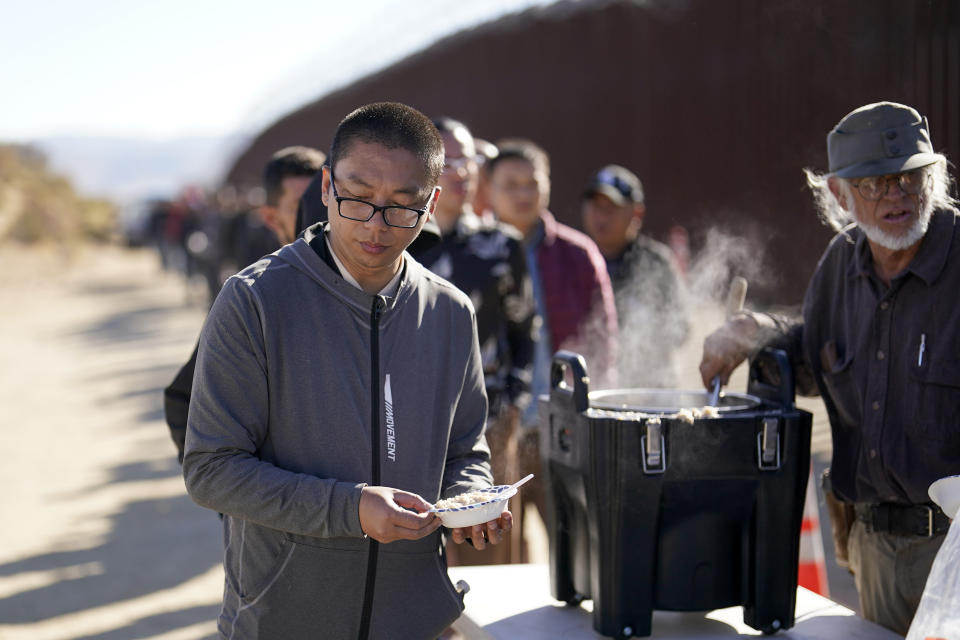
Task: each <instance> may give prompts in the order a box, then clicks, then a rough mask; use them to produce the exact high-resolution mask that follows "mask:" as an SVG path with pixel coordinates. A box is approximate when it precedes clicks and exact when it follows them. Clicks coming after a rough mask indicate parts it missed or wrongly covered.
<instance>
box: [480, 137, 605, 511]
mask: <svg viewBox="0 0 960 640" xmlns="http://www.w3.org/2000/svg"><path fill="white" fill-rule="evenodd" d="M497 148H498V149H499V153H498V154H497V156H496V157H494V158H492V159H490V160H488V162H487V170H488V171H489V174H490V194H489V195H490V203H491V206H492V208H493V211H494V213H495V215H496V217H497V219H498V220H500V221H501V222H504V223H506V224H508V225H511V226H512V227H514V228H516V229H517V231H519V232H520V234H521V235H522V236H523V244H524V249H525V252H526V259H527V270H528V271H529V273H530V280H531V282H532V284H533V295H534V302H535V304H536V310H537V315H538V316H539V318H540V320H541V322H540V327H539V331H538V335H537V343H536V346H535V349H534V364H533V378H532V381H531V391H532V393H533V398H534V401H533V402H531V403H530V407H529V408H528V409H527V411H526V412H525V413H524V415H523V418H522V422H523V425H524V427H525V429H524V434H523V436H522V438H523V440H522V443H521V466H522V468H523V470H524V471H525V472H528V473H534V474H535V475H536V477H535V478H534V479H533V480H532V481H530V482H529V483H528V484H527V485H525V487H524V491H523V492H522V496H521V497H522V502H523V503H524V504H530V503H532V504H534V505H536V508H537V510H538V511H539V512H540V515H541V517H543V518H546V515H547V511H546V497H545V494H544V489H543V484H542V482H541V476H542V474H541V473H539V470H540V464H541V462H540V445H539V431H538V428H537V425H538V408H537V398H539V397H540V396H541V395H542V394H545V393H547V392H548V391H549V387H550V362H551V358H552V357H553V353H554V352H556V351H559V350H561V349H566V350H570V351H574V352H576V353H579V354H581V355H583V356H584V357H585V359H586V361H587V366H588V369H589V372H590V376H591V381H592V382H594V383H595V384H596V386H597V387H601V386H603V385H604V384H605V383H606V384H609V383H610V382H611V380H612V378H613V376H614V365H615V361H616V360H615V353H616V345H617V311H616V307H615V305H614V298H613V288H612V287H611V286H610V276H609V275H607V268H606V266H605V265H604V262H603V256H602V255H601V254H600V250H599V249H597V245H596V244H595V243H594V242H593V240H591V239H590V238H589V237H588V236H587V235H586V234H584V233H582V232H580V231H577V230H576V229H574V228H572V227H569V226H567V225H565V224H561V223H559V222H557V220H556V218H554V217H553V215H552V214H551V213H550V211H549V210H548V209H547V206H548V204H549V201H550V159H549V156H548V155H547V153H546V151H544V150H543V149H542V148H540V147H539V146H538V145H537V144H535V143H534V142H532V141H530V140H526V139H520V138H515V139H507V140H502V141H500V142H498V143H497Z"/></svg>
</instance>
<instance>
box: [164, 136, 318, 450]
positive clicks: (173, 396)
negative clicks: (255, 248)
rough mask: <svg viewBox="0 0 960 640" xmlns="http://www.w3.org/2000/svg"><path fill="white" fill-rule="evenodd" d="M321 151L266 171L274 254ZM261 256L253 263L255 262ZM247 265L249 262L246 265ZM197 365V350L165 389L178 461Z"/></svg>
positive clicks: (277, 162)
mask: <svg viewBox="0 0 960 640" xmlns="http://www.w3.org/2000/svg"><path fill="white" fill-rule="evenodd" d="M325 159H326V156H324V154H323V152H322V151H318V150H316V149H312V148H310V147H300V146H297V147H286V148H284V149H281V150H279V151H277V152H276V153H274V154H273V155H272V156H271V157H270V161H269V162H267V165H266V167H264V170H263V187H264V190H265V191H266V199H265V202H264V204H263V206H261V207H260V211H259V212H258V213H259V215H260V217H261V218H262V220H263V223H264V225H265V226H266V227H267V228H268V229H269V230H270V231H271V232H272V234H273V236H274V240H273V243H274V245H275V246H273V248H272V249H271V251H273V250H276V249H278V248H279V247H281V246H283V245H285V244H288V243H290V242H293V239H294V237H295V235H294V230H295V229H294V227H295V224H296V216H297V204H298V203H299V201H300V197H301V196H302V195H303V192H304V191H305V190H306V188H307V186H308V185H309V184H310V181H311V180H313V178H314V176H315V175H316V174H317V173H318V172H319V171H320V167H322V166H323V163H324V160H325ZM262 255H263V254H262V253H258V254H257V255H256V256H255V257H252V258H251V260H256V259H257V258H259V257H260V256H262ZM244 264H247V263H244ZM196 364H197V347H194V348H193V353H192V354H190V358H189V360H187V362H186V363H185V364H184V365H183V366H182V367H181V368H180V371H178V372H177V375H176V376H174V378H173V380H172V381H171V382H170V384H169V386H167V387H166V388H165V389H164V390H163V413H164V417H165V418H166V420H167V426H168V427H170V437H171V438H173V444H174V445H175V446H176V447H177V460H178V461H181V462H182V461H183V441H184V438H185V437H186V433H187V408H188V407H189V406H190V388H191V387H192V386H193V372H194V367H196Z"/></svg>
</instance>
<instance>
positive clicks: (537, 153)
mask: <svg viewBox="0 0 960 640" xmlns="http://www.w3.org/2000/svg"><path fill="white" fill-rule="evenodd" d="M497 149H498V150H499V153H498V154H497V155H496V156H494V157H493V158H490V159H489V160H487V172H488V173H489V174H490V175H493V172H494V170H495V169H496V168H497V165H498V164H499V163H500V162H501V161H503V160H510V159H511V158H512V159H514V160H526V161H527V162H529V163H530V164H532V165H533V166H534V167H537V168H540V169H543V170H544V172H546V174H547V175H550V156H549V155H548V154H547V152H546V151H544V150H543V148H542V147H541V146H540V145H538V144H537V143H535V142H534V141H533V140H527V139H526V138H506V139H504V140H500V141H499V142H497Z"/></svg>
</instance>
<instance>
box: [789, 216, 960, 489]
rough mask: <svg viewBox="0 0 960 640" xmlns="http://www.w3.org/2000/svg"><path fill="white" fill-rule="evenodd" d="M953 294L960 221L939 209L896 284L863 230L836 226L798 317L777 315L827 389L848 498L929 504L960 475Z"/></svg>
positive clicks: (957, 289)
mask: <svg viewBox="0 0 960 640" xmlns="http://www.w3.org/2000/svg"><path fill="white" fill-rule="evenodd" d="M958 300H960V221H958V218H957V215H956V214H954V213H953V212H951V211H938V212H936V213H934V214H933V219H932V220H931V222H930V226H929V228H928V230H927V233H926V236H925V237H924V239H923V242H922V244H921V245H920V249H919V251H918V252H917V255H916V256H915V257H914V259H913V261H912V262H911V263H910V265H909V266H908V267H907V268H906V269H905V270H904V271H903V272H902V273H900V274H899V275H897V276H896V277H894V278H893V280H892V281H891V283H890V286H889V287H887V286H886V285H885V284H883V282H881V281H880V279H879V278H878V277H877V275H876V274H875V272H874V267H873V260H872V257H871V253H870V248H869V245H868V243H867V240H866V237H865V236H864V235H863V233H862V232H861V231H860V230H859V229H857V228H856V227H851V228H849V229H847V230H846V232H845V234H844V233H841V234H839V235H838V236H837V237H835V238H834V239H833V241H832V242H831V243H830V246H829V247H828V248H827V250H826V252H825V253H824V255H823V257H822V258H821V260H820V264H819V265H818V266H817V270H816V273H815V274H814V276H813V278H812V280H811V281H810V285H809V288H808V290H807V295H806V298H805V300H804V308H803V322H802V324H800V323H794V324H792V325H788V324H786V323H784V324H781V328H782V332H781V336H779V338H778V341H779V342H783V343H784V344H785V346H787V347H788V348H790V350H791V351H792V352H793V354H794V355H795V356H797V358H796V360H797V361H798V364H799V365H800V366H801V367H804V368H806V369H807V371H808V372H809V373H810V374H812V379H813V380H815V381H816V387H817V389H818V390H819V392H820V394H821V395H822V396H823V400H824V404H825V405H826V408H827V412H828V414H829V417H830V425H831V430H832V432H833V463H832V465H831V471H830V475H831V480H832V484H833V489H834V491H835V492H836V493H837V494H838V495H839V496H840V497H841V498H843V499H845V500H848V501H851V502H896V503H902V504H917V503H925V502H929V501H930V498H929V496H928V494H927V488H928V487H929V486H930V484H931V483H932V482H933V481H934V480H937V479H938V478H941V477H943V476H948V475H955V474H960V304H958ZM791 343H792V344H791ZM791 347H792V348H791ZM797 347H800V348H799V349H798V348H797ZM801 379H802V376H801Z"/></svg>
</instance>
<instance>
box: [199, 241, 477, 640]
mask: <svg viewBox="0 0 960 640" xmlns="http://www.w3.org/2000/svg"><path fill="white" fill-rule="evenodd" d="M313 233H322V228H321V227H319V226H318V227H314V228H313V229H311V230H308V232H307V234H306V235H305V239H304V238H301V239H298V240H297V241H296V242H294V243H293V244H290V245H287V246H285V247H283V248H282V249H280V250H279V251H277V252H276V253H275V254H273V255H271V256H267V257H266V258H264V259H263V260H261V261H259V262H257V263H255V264H253V265H251V266H250V267H248V268H246V269H244V270H243V271H241V272H240V273H238V274H236V275H235V276H233V277H231V278H230V279H228V280H227V282H226V284H225V285H224V287H223V290H222V291H221V293H220V295H219V296H218V297H217V300H216V302H215V303H214V305H213V308H212V309H211V311H210V315H209V317H208V318H207V322H206V324H205V326H204V328H203V332H202V334H201V340H200V349H199V354H198V358H197V369H196V375H195V377H194V384H193V392H192V399H191V403H190V412H189V418H188V424H187V439H186V452H185V456H184V460H183V472H184V478H185V480H186V486H187V490H188V492H189V493H190V496H191V497H192V498H193V499H194V500H195V501H196V502H197V503H198V504H200V505H203V506H205V507H209V508H211V509H215V510H217V511H219V512H221V513H223V514H224V530H225V531H224V534H225V545H226V553H225V557H224V568H225V571H226V585H225V589H224V601H223V608H222V610H221V614H220V620H219V631H220V634H221V636H222V637H225V638H234V639H243V640H247V639H250V638H284V639H297V638H357V637H370V638H435V637H437V636H438V635H439V634H440V633H441V632H442V631H443V629H445V628H446V627H447V626H448V625H449V624H450V623H451V622H452V621H453V620H455V619H456V618H457V616H458V615H459V614H460V612H461V611H462V609H463V603H462V601H461V598H460V597H459V595H458V594H457V592H456V590H455V589H454V588H453V586H452V585H451V583H450V581H449V579H448V577H447V575H446V563H445V562H444V560H443V558H442V556H441V550H440V534H439V532H437V533H434V534H432V535H430V536H428V537H426V538H423V539H421V540H417V541H398V542H393V543H390V544H385V545H381V544H379V543H377V542H375V541H372V540H370V539H368V538H366V537H365V536H364V535H363V532H362V530H361V528H360V519H359V514H358V506H359V501H360V492H361V489H362V487H363V486H364V485H365V484H378V485H383V486H389V487H395V488H399V489H404V490H406V491H411V492H414V493H417V494H419V495H420V496H422V497H423V498H424V499H426V500H428V501H435V500H436V499H438V498H440V497H449V496H451V495H455V494H457V493H461V492H463V491H467V490H471V489H474V488H478V487H482V486H489V485H490V484H491V482H492V480H491V476H490V468H489V450H488V449H487V445H486V442H485V440H484V437H483V431H484V425H485V418H486V414H487V401H486V395H485V392H484V383H483V372H482V370H481V365H480V354H479V348H478V345H477V332H476V323H475V319H474V313H473V307H472V305H471V303H470V301H469V299H468V298H467V296H466V295H464V294H463V293H462V292H460V291H459V290H457V289H456V288H454V287H453V286H452V285H450V284H449V283H448V282H446V281H445V280H443V279H441V278H439V277H438V276H436V275H433V274H431V273H430V272H429V271H427V270H426V269H424V268H423V267H422V266H421V265H420V264H419V263H417V262H416V261H415V260H413V259H412V258H411V257H410V256H409V255H408V254H405V255H404V260H405V271H404V274H403V276H402V278H401V281H400V284H399V288H398V290H397V292H396V295H395V296H394V297H393V298H383V297H380V296H370V295H367V294H365V293H364V292H362V291H360V290H359V289H357V288H356V287H354V286H352V285H351V284H349V283H348V282H346V281H345V280H344V279H343V278H342V277H341V276H340V275H339V274H337V273H336V272H335V271H334V270H333V269H331V268H330V267H329V266H328V264H327V262H326V261H325V260H324V259H323V258H321V257H320V256H319V255H318V254H317V252H316V251H314V249H313V248H312V247H311V246H310V245H309V244H308V242H309V241H310V240H311V239H313V238H314V236H313ZM318 240H319V243H318V242H314V245H315V246H318V247H320V248H319V250H320V251H321V252H323V251H326V247H325V245H324V243H323V241H322V238H319V239H318Z"/></svg>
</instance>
